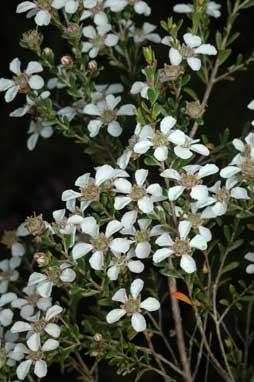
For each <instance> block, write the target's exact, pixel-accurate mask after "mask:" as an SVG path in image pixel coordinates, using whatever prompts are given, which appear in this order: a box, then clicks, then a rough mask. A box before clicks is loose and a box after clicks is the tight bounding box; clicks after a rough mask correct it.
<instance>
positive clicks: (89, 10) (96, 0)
mask: <svg viewBox="0 0 254 382" xmlns="http://www.w3.org/2000/svg"><path fill="white" fill-rule="evenodd" d="M83 6H84V11H83V13H82V15H81V18H80V21H82V20H86V19H88V18H90V17H93V21H94V23H95V24H96V25H105V24H108V17H107V15H106V13H105V12H104V8H105V1H104V0H84V1H83Z"/></svg>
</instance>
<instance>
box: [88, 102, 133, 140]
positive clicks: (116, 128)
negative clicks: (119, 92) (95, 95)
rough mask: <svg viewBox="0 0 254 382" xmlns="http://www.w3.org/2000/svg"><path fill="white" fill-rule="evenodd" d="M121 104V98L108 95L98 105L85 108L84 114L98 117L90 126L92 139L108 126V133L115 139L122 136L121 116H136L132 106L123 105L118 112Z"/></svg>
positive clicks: (89, 105)
mask: <svg viewBox="0 0 254 382" xmlns="http://www.w3.org/2000/svg"><path fill="white" fill-rule="evenodd" d="M120 102H121V97H115V96H113V95H108V96H107V97H106V99H105V100H103V101H100V102H98V103H97V104H92V103H90V104H88V105H86V106H85V108H84V110H83V112H84V113H85V114H88V115H91V116H96V117H97V118H96V119H93V120H92V121H90V122H89V124H88V130H89V132H90V137H92V138H93V137H96V135H98V134H99V131H100V129H101V127H102V126H107V131H108V133H109V134H110V135H112V136H113V137H119V136H120V135H121V134H122V131H123V129H122V127H121V126H120V123H119V122H118V121H117V118H118V117H119V116H127V115H129V116H130V115H134V109H135V106H134V105H131V104H127V105H123V106H121V107H120V108H119V109H118V110H117V109H116V107H117V105H118V104H119V103H120Z"/></svg>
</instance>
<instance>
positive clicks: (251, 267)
mask: <svg viewBox="0 0 254 382" xmlns="http://www.w3.org/2000/svg"><path fill="white" fill-rule="evenodd" d="M244 258H245V259H246V260H249V261H251V262H252V263H254V253H252V252H248V253H247V254H246V255H245V256H244ZM246 273H249V274H253V273H254V264H249V265H248V266H247V268H246Z"/></svg>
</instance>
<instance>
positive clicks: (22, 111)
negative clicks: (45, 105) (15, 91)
mask: <svg viewBox="0 0 254 382" xmlns="http://www.w3.org/2000/svg"><path fill="white" fill-rule="evenodd" d="M49 96H50V92H49V91H44V92H42V93H41V94H38V96H37V98H36V99H34V97H33V99H31V98H30V97H29V95H27V96H26V104H25V105H24V106H22V107H19V108H17V109H16V110H14V111H13V112H11V113H10V117H15V118H20V117H24V115H26V114H27V113H29V111H31V109H33V107H34V106H36V105H38V104H39V103H40V102H41V101H43V100H45V99H47V98H48V97H49Z"/></svg>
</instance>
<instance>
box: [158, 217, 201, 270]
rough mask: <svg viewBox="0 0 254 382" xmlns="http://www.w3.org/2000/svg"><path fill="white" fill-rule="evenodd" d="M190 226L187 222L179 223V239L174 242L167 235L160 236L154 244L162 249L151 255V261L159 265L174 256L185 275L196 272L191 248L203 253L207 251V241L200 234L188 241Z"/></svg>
mask: <svg viewBox="0 0 254 382" xmlns="http://www.w3.org/2000/svg"><path fill="white" fill-rule="evenodd" d="M191 227H192V224H191V223H190V222H189V221H182V222H180V223H179V227H178V230H179V237H177V238H176V239H175V240H173V239H172V238H171V236H170V235H169V234H168V233H164V234H162V235H161V236H160V237H159V238H158V239H157V240H156V244H157V245H159V246H160V247H163V248H162V249H158V250H157V251H156V252H155V253H154V255H153V261H154V262H155V263H160V262H161V261H163V260H165V259H167V258H168V257H169V256H172V255H175V256H178V257H180V258H181V260H180V267H181V268H182V269H183V270H184V271H185V272H187V273H193V272H195V271H196V269H197V267H196V262H195V260H194V259H193V257H192V256H191V254H192V250H193V248H195V249H199V250H200V251H204V250H206V249H207V241H206V240H205V238H204V237H203V236H201V235H200V234H198V235H196V236H194V237H193V238H192V239H191V240H190V239H188V235H189V232H190V230H191Z"/></svg>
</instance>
